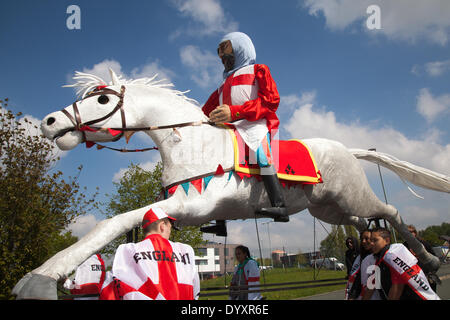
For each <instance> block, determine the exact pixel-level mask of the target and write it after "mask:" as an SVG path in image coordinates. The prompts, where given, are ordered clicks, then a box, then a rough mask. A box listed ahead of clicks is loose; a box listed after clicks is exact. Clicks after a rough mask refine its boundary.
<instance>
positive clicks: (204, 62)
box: [180, 45, 223, 89]
mask: <svg viewBox="0 0 450 320" xmlns="http://www.w3.org/2000/svg"><path fill="white" fill-rule="evenodd" d="M180 58H181V62H182V63H183V65H185V66H187V67H188V68H189V69H190V70H192V72H191V79H192V80H193V81H194V82H195V83H196V84H197V85H198V86H199V87H201V88H204V89H205V88H209V87H217V86H218V85H219V83H220V81H221V79H222V71H223V66H222V63H221V61H220V59H219V57H218V56H217V55H216V54H213V53H211V52H209V51H202V50H201V49H199V48H198V47H196V46H192V45H189V46H185V47H183V48H181V50H180Z"/></svg>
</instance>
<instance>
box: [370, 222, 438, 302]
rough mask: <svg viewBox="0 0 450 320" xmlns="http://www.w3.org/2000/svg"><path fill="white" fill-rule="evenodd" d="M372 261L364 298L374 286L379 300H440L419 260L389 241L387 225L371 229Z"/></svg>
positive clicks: (371, 293) (372, 291) (400, 245)
mask: <svg viewBox="0 0 450 320" xmlns="http://www.w3.org/2000/svg"><path fill="white" fill-rule="evenodd" d="M371 240H372V243H373V248H372V251H373V256H374V257H375V264H374V265H372V266H370V271H369V272H373V273H372V274H371V275H370V276H369V277H368V281H367V289H366V290H365V292H364V295H363V300H369V299H371V297H372V295H373V293H374V292H375V290H377V291H378V293H379V294H380V297H381V299H382V300H440V298H439V296H438V295H437V294H436V293H435V292H434V291H433V289H432V288H431V286H430V284H429V282H428V280H427V278H426V276H425V274H424V272H423V271H422V269H421V268H420V267H419V265H418V260H417V258H416V257H414V255H412V254H411V252H410V251H409V250H408V249H407V248H406V247H405V246H404V245H403V244H401V243H395V244H391V233H390V231H389V230H388V229H386V228H375V229H374V230H372V234H371Z"/></svg>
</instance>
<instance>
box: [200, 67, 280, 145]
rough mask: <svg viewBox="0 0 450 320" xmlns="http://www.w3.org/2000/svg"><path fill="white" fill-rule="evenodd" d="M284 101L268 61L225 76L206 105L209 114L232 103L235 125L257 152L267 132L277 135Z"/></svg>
mask: <svg viewBox="0 0 450 320" xmlns="http://www.w3.org/2000/svg"><path fill="white" fill-rule="evenodd" d="M279 103H280V96H279V94H278V90H277V86H276V83H275V81H274V80H273V79H272V76H271V74H270V71H269V68H268V67H267V66H266V65H264V64H251V65H248V66H245V67H242V68H240V69H238V70H237V71H236V72H234V73H233V74H232V75H230V76H229V77H228V78H226V79H225V81H224V82H223V84H222V85H221V86H220V88H219V89H217V90H216V91H214V92H213V93H212V94H211V96H210V97H209V99H208V100H207V101H206V103H205V105H204V106H203V108H202V110H203V112H204V113H205V114H206V115H207V116H209V114H210V113H211V111H213V110H214V109H215V108H216V107H217V106H219V105H222V104H227V105H229V106H230V111H231V118H232V120H239V121H236V122H233V125H234V126H235V127H236V129H237V130H238V132H239V134H240V135H241V136H242V138H243V139H244V141H245V142H246V144H247V145H248V146H249V148H250V149H252V150H253V151H256V150H257V149H258V147H259V146H260V145H261V142H262V141H263V139H264V138H265V137H266V136H267V133H268V132H269V133H271V134H274V133H275V132H276V131H277V130H278V125H279V123H280V121H279V120H278V117H277V115H276V114H275V112H276V111H277V108H278V105H279Z"/></svg>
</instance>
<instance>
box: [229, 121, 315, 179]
mask: <svg viewBox="0 0 450 320" xmlns="http://www.w3.org/2000/svg"><path fill="white" fill-rule="evenodd" d="M227 130H228V132H229V133H230V134H231V137H232V140H233V145H234V171H235V172H236V173H237V174H238V175H239V176H240V177H241V179H243V178H249V177H255V178H257V179H258V180H260V179H261V177H260V168H259V166H258V164H257V161H256V159H255V155H254V152H250V149H249V147H248V146H247V145H246V144H245V142H244V140H243V139H242V137H241V136H240V134H239V132H238V131H237V130H236V129H235V128H234V127H228V129H227ZM270 144H271V151H272V158H273V161H274V166H275V168H276V169H277V175H278V178H279V179H280V182H281V183H282V185H283V186H292V185H297V184H317V183H322V182H323V180H322V175H321V173H320V170H318V169H317V166H316V162H315V160H314V156H313V154H312V153H311V150H309V148H308V146H306V145H305V144H304V143H303V142H302V141H300V140H297V139H291V140H272V141H271V142H270Z"/></svg>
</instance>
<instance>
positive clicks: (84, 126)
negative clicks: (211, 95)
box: [61, 85, 216, 152]
mask: <svg viewBox="0 0 450 320" xmlns="http://www.w3.org/2000/svg"><path fill="white" fill-rule="evenodd" d="M105 94H113V95H115V96H117V97H119V102H118V103H117V105H116V106H115V107H114V109H113V110H112V111H111V112H109V113H108V114H106V115H105V116H103V117H101V118H98V119H94V120H90V121H87V122H82V121H81V116H80V112H79V110H78V106H77V102H76V101H75V102H74V103H73V104H72V108H73V113H74V116H72V115H71V114H70V113H69V112H68V111H67V110H65V109H62V110H61V111H62V112H63V113H64V114H65V115H66V116H67V117H68V118H69V119H70V121H71V122H72V123H73V124H74V127H75V130H76V131H80V132H81V133H82V134H83V139H82V142H86V146H87V147H88V148H90V147H92V146H93V145H94V144H96V145H97V149H98V150H101V149H103V148H106V149H109V150H114V151H119V152H143V151H149V150H157V149H158V148H157V147H152V148H145V149H135V150H128V149H116V148H111V147H107V146H104V145H100V144H97V143H95V142H93V141H88V140H87V139H86V131H90V132H98V131H100V132H102V131H103V132H109V133H111V134H112V135H113V136H115V138H114V139H113V140H112V141H114V142H115V141H117V140H119V139H120V138H122V136H123V135H124V133H125V132H137V131H153V130H162V129H175V128H182V127H188V126H201V125H203V124H208V125H213V126H214V125H216V124H215V123H214V122H211V121H201V120H200V121H191V122H183V123H177V124H171V125H164V126H149V127H138V128H127V126H126V119H125V110H124V108H123V98H124V95H125V86H123V85H122V86H121V88H120V92H117V91H114V90H112V89H108V88H102V89H98V90H97V91H93V92H91V93H90V94H88V95H87V96H86V98H90V97H93V96H98V95H105ZM119 110H120V115H121V119H122V127H121V128H103V127H96V126H92V124H96V123H98V122H101V121H104V120H106V119H108V118H111V117H112V116H113V115H114V114H115V113H116V112H117V111H119ZM127 142H128V140H127Z"/></svg>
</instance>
